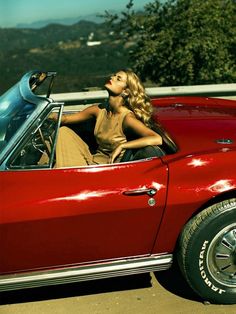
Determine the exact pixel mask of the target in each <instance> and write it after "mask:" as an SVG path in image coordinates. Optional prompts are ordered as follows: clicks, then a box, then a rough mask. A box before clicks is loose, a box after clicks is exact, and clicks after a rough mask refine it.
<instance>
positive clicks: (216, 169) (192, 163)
mask: <svg viewBox="0 0 236 314" xmlns="http://www.w3.org/2000/svg"><path fill="white" fill-rule="evenodd" d="M235 159H236V152H235V151H234V150H223V151H222V150H218V151H216V152H211V153H210V154H206V153H205V154H201V155H188V156H185V157H183V158H175V159H172V160H169V161H168V167H169V184H168V194H167V203H166V204H167V205H166V208H165V211H164V215H163V219H162V223H161V227H160V230H159V233H158V236H157V240H156V243H155V246H154V251H153V253H160V252H173V250H174V248H175V244H176V241H177V239H178V237H179V234H180V232H181V230H182V229H183V226H184V225H185V224H186V222H187V221H188V220H189V219H190V218H191V217H192V216H194V215H196V214H197V213H198V212H199V210H200V209H201V210H202V209H204V204H206V203H209V202H211V203H212V202H214V199H218V197H220V195H222V197H223V195H227V194H228V193H227V192H231V196H232V194H233V195H236V170H235ZM225 197H227V196H225Z"/></svg>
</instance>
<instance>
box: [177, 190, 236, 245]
mask: <svg viewBox="0 0 236 314" xmlns="http://www.w3.org/2000/svg"><path fill="white" fill-rule="evenodd" d="M235 197H236V190H231V191H226V192H224V193H221V194H219V195H216V196H215V197H213V198H211V199H210V200H208V201H207V202H205V203H204V204H202V206H201V207H199V208H198V210H197V211H195V212H194V213H193V215H192V216H190V217H189V219H188V220H187V221H186V222H185V224H184V225H183V227H182V229H181V231H180V233H179V236H178V240H177V241H176V245H175V250H176V246H177V243H178V241H179V237H180V236H181V234H182V232H183V230H184V228H185V226H186V224H187V223H188V222H189V220H191V219H192V218H193V217H194V216H196V215H197V214H199V213H200V212H202V211H203V210H204V209H205V208H208V207H210V206H212V205H214V204H217V203H220V202H222V201H225V200H227V199H230V198H235Z"/></svg>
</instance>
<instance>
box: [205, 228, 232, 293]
mask: <svg viewBox="0 0 236 314" xmlns="http://www.w3.org/2000/svg"><path fill="white" fill-rule="evenodd" d="M207 266H208V270H209V272H210V274H211V276H212V277H213V278H214V279H215V280H216V281H217V282H219V283H220V284H222V285H224V286H228V287H234V288H235V287H236V223H234V224H231V225H229V226H227V227H225V228H224V229H222V230H221V231H220V232H218V233H217V234H216V236H215V237H214V239H213V240H212V241H211V243H210V246H209V249H208V254H207Z"/></svg>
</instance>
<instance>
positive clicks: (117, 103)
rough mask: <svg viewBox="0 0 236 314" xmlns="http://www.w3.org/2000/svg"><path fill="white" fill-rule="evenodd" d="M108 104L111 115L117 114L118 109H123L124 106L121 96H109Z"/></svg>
mask: <svg viewBox="0 0 236 314" xmlns="http://www.w3.org/2000/svg"><path fill="white" fill-rule="evenodd" d="M108 103H109V110H110V111H111V112H112V113H119V112H120V109H121V108H122V107H123V105H124V99H123V98H122V97H121V96H111V95H110V96H109V99H108Z"/></svg>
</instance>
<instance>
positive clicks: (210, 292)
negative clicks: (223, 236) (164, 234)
mask: <svg viewBox="0 0 236 314" xmlns="http://www.w3.org/2000/svg"><path fill="white" fill-rule="evenodd" d="M235 217H236V208H233V209H231V210H223V211H222V212H220V213H219V214H218V215H217V216H215V217H214V218H213V217H211V218H210V217H207V219H206V220H205V221H204V222H203V224H202V225H201V226H200V227H199V229H198V230H197V232H196V233H195V236H194V237H192V239H191V241H190V242H189V247H188V251H189V252H190V254H188V255H187V256H186V260H185V263H186V264H185V266H186V267H185V269H186V271H187V274H186V275H187V279H188V281H189V283H190V285H191V286H192V288H193V289H194V290H195V291H196V292H197V293H198V294H200V295H201V296H202V297H203V298H205V300H206V301H210V302H213V303H221V304H234V303H236V286H233V287H229V286H226V285H224V284H222V283H220V282H219V281H217V280H215V278H214V277H213V276H212V275H211V273H210V271H209V267H208V259H207V256H208V252H209V248H210V245H211V243H212V241H213V239H214V238H215V236H216V235H217V234H218V233H219V232H220V231H221V230H223V229H224V228H225V227H227V226H229V225H231V224H232V223H235ZM209 263H210V261H209Z"/></svg>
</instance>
